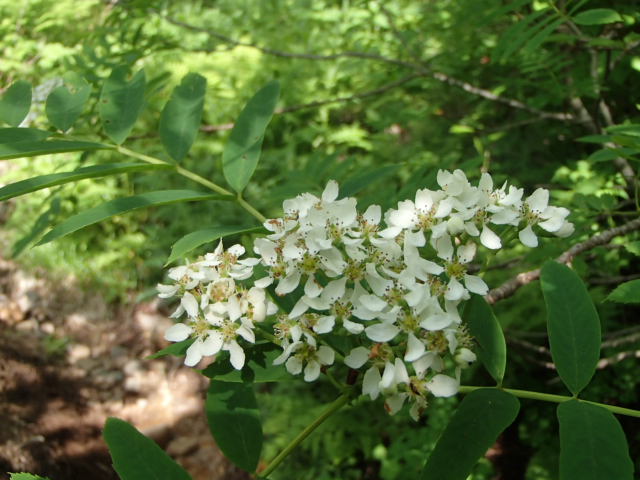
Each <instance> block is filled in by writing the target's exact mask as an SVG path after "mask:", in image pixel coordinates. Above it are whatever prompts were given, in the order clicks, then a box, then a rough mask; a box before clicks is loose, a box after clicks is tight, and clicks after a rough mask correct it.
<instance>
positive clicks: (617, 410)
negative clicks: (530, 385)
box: [460, 385, 640, 418]
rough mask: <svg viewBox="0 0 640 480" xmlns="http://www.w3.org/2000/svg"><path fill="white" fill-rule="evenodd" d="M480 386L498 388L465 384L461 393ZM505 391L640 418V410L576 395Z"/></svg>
mask: <svg viewBox="0 0 640 480" xmlns="http://www.w3.org/2000/svg"><path fill="white" fill-rule="evenodd" d="M480 388H497V387H473V386H467V385H463V386H461V387H460V392H461V393H471V392H473V391H474V390H478V389H480ZM500 390H502V391H503V392H507V393H510V394H512V395H515V396H516V397H520V398H528V399H530V400H540V401H542V402H553V403H562V402H567V401H569V400H578V401H580V402H585V403H590V404H591V405H597V406H598V407H602V408H606V409H607V410H609V411H610V412H612V413H618V414H620V415H627V416H629V417H637V418H640V410H632V409H630V408H623V407H616V406H614V405H607V404H606V403H598V402H591V401H589V400H582V399H579V398H576V397H569V396H566V395H553V394H551V393H541V392H530V391H528V390H517V389H514V388H500Z"/></svg>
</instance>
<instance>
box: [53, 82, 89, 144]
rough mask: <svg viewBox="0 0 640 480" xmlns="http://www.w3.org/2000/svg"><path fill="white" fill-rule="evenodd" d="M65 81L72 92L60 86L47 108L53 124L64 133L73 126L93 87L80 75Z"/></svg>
mask: <svg viewBox="0 0 640 480" xmlns="http://www.w3.org/2000/svg"><path fill="white" fill-rule="evenodd" d="M65 80H66V83H67V84H68V85H69V86H70V87H71V89H72V90H70V89H69V88H67V87H66V86H65V85H60V86H59V87H58V88H56V89H54V90H53V91H52V92H51V93H50V94H49V97H47V104H46V107H45V112H46V114H47V118H48V119H49V121H50V122H51V124H52V125H53V126H54V127H56V128H57V129H58V130H61V131H63V132H66V131H67V130H69V129H70V128H71V127H72V126H73V124H74V122H75V121H76V120H77V119H78V117H79V116H80V114H82V109H83V108H84V104H85V103H87V100H88V99H89V95H91V86H90V85H89V84H88V83H87V82H85V81H84V79H83V78H82V77H80V76H79V75H73V76H72V75H68V76H67V78H65Z"/></svg>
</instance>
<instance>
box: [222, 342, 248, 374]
mask: <svg viewBox="0 0 640 480" xmlns="http://www.w3.org/2000/svg"><path fill="white" fill-rule="evenodd" d="M224 348H225V350H229V354H230V357H231V358H230V360H231V365H233V368H235V369H236V370H242V367H243V366H244V350H243V349H242V347H241V346H240V345H238V342H236V341H235V340H231V341H230V342H228V343H227V344H226V345H225V347H224Z"/></svg>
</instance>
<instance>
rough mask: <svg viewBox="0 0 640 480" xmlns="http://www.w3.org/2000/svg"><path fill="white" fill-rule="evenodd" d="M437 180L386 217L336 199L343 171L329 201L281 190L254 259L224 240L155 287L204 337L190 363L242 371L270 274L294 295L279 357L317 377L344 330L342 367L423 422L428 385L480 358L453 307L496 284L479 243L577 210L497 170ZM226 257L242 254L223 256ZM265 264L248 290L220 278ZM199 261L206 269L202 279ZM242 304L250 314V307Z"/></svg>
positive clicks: (437, 387) (443, 383)
mask: <svg viewBox="0 0 640 480" xmlns="http://www.w3.org/2000/svg"><path fill="white" fill-rule="evenodd" d="M437 179H438V183H439V185H440V187H441V189H440V190H437V191H432V190H428V189H423V190H419V191H418V192H417V193H416V196H415V200H414V201H411V200H406V201H402V202H399V203H398V207H397V208H396V209H390V210H388V211H387V212H386V213H385V214H384V224H381V221H382V218H383V215H382V211H381V208H380V207H379V206H377V205H372V206H370V207H369V208H368V209H367V210H366V211H365V212H364V213H363V214H360V213H358V211H357V209H356V200H355V199H354V198H342V199H338V185H337V183H336V182H334V181H330V182H329V183H328V184H327V187H326V188H325V190H324V192H323V193H322V195H321V197H320V198H318V197H316V196H314V195H312V194H310V193H304V194H302V195H299V196H297V197H296V198H294V199H290V200H286V201H285V202H284V204H283V210H284V216H283V217H282V218H277V219H271V220H268V221H267V222H265V224H264V226H265V227H266V228H267V230H269V231H270V232H271V234H269V235H267V236H266V237H262V238H258V239H256V240H255V242H254V251H255V253H256V254H257V255H259V257H260V258H259V259H246V260H237V257H238V256H239V255H240V254H241V253H243V252H240V249H241V248H242V247H239V246H235V247H232V248H231V249H229V251H228V252H226V253H223V252H222V250H221V247H219V248H218V250H217V251H216V253H214V254H209V255H208V256H207V257H205V259H204V260H203V261H202V262H198V263H197V264H191V265H188V266H185V267H179V269H173V270H172V271H171V273H170V276H171V277H172V278H174V280H177V281H178V285H175V286H171V287H166V286H160V287H159V288H160V291H161V296H172V295H179V296H181V306H180V307H179V308H178V311H177V313H176V314H177V315H180V314H182V312H183V311H186V312H187V313H188V315H189V318H190V323H189V324H177V325H175V326H174V327H172V328H171V329H169V331H168V332H167V338H168V339H169V340H181V339H184V338H187V337H188V336H195V337H196V338H197V340H196V343H194V344H193V345H192V346H191V347H190V350H191V349H194V352H193V353H192V354H191V355H189V352H187V362H186V363H187V364H194V363H195V362H197V361H198V360H199V359H200V357H201V356H202V355H210V354H213V353H216V352H218V351H219V350H221V349H226V350H229V351H230V352H231V360H232V363H233V364H234V366H235V367H236V368H240V367H241V366H242V363H243V361H244V354H242V356H241V357H240V353H239V352H241V351H242V349H241V348H240V347H239V346H238V344H237V342H236V340H235V338H236V336H237V335H241V336H242V337H243V338H244V339H246V340H248V341H250V342H252V341H253V331H252V326H253V323H252V322H253V321H259V320H261V319H262V318H264V315H265V314H266V312H267V302H266V300H265V296H264V290H263V289H264V288H267V287H269V286H270V285H272V284H273V286H274V288H275V293H276V294H277V295H281V296H282V295H288V294H294V295H296V298H297V301H296V303H295V305H294V306H293V308H292V309H291V311H289V312H284V313H281V314H279V315H278V317H277V320H276V322H275V324H274V325H273V330H274V335H275V337H276V338H277V339H278V341H279V342H280V345H281V347H282V348H283V351H282V354H281V355H280V356H279V357H278V358H276V360H275V361H274V364H285V366H286V369H287V370H288V371H289V372H290V373H292V374H294V375H297V374H300V373H303V372H304V379H305V380H306V381H314V380H315V379H317V378H318V377H319V375H320V372H321V369H322V368H326V367H328V366H330V365H332V364H333V363H334V361H335V357H336V356H339V357H340V358H342V355H341V354H339V355H336V350H335V349H334V347H332V345H335V339H336V337H337V336H347V337H348V339H347V340H348V344H349V345H350V346H349V347H348V349H347V351H344V352H342V353H343V354H345V356H344V364H345V365H346V366H347V367H349V368H351V369H354V370H359V371H361V372H363V375H362V393H363V394H364V395H369V396H370V397H371V399H375V398H377V397H378V396H383V397H384V398H385V406H386V408H387V410H388V411H389V412H390V413H392V414H393V413H395V412H397V411H398V410H399V409H400V408H402V406H403V404H404V403H405V402H406V401H409V402H410V403H411V408H410V413H411V415H412V416H413V417H414V418H417V417H418V416H419V415H420V413H421V412H422V410H423V409H424V408H425V407H426V405H427V397H428V396H429V395H434V396H438V397H447V396H451V395H454V394H455V393H456V392H457V391H458V387H459V382H460V371H461V369H462V368H464V367H466V366H468V365H469V364H470V363H471V362H473V361H474V360H475V358H476V357H475V354H474V353H473V352H472V351H471V350H470V348H469V347H470V346H471V343H472V342H471V339H470V338H469V336H468V335H467V333H466V331H465V329H464V326H463V325H461V318H460V315H459V312H458V307H459V305H460V303H461V302H462V301H464V300H467V299H468V298H469V297H470V293H475V294H479V295H484V294H486V293H487V291H488V287H487V285H486V284H485V282H484V281H483V280H482V278H480V277H479V276H476V275H471V274H469V273H468V271H467V270H468V266H469V264H470V262H472V261H473V259H474V257H475V255H476V251H477V248H478V245H481V246H484V247H486V248H488V249H491V250H496V249H499V248H501V246H502V241H501V239H500V237H499V235H498V234H496V233H495V232H494V229H496V227H494V226H498V229H500V230H498V231H501V230H504V231H506V230H507V229H508V227H509V226H511V227H512V230H513V228H516V229H517V231H518V232H519V237H520V240H521V241H522V243H523V244H525V245H526V246H530V247H534V246H536V245H537V243H538V240H537V237H536V234H535V232H534V230H533V228H534V227H535V228H538V227H539V228H542V229H543V230H546V231H548V232H551V233H554V234H556V235H558V236H566V235H569V234H570V233H571V232H572V231H573V225H572V224H571V223H569V222H567V220H566V217H567V215H568V214H569V211H568V210H566V209H564V208H558V207H553V206H549V205H548V199H549V193H548V191H546V190H544V189H538V190H536V191H535V192H534V193H533V194H532V195H530V196H529V197H527V198H525V199H523V190H522V189H518V188H515V187H513V186H510V187H509V188H508V189H507V186H506V184H505V185H504V186H503V187H501V188H499V189H494V188H493V181H492V179H491V177H490V176H489V175H488V174H483V175H482V177H481V179H480V182H479V184H478V185H477V186H472V185H471V184H470V183H469V181H468V180H467V178H466V176H465V174H464V173H463V172H462V171H461V170H456V171H454V172H447V171H443V170H441V171H440V172H438V177H437ZM504 226H506V227H504ZM503 233H504V232H503ZM234 249H235V250H234ZM232 250H234V251H233V252H232ZM210 255H212V256H211V258H209V256H210ZM225 256H226V257H225ZM229 257H232V258H233V262H229V261H228V260H226V263H225V261H224V260H222V259H223V258H229ZM425 257H426V258H425ZM427 258H429V259H427ZM257 262H260V263H261V264H262V265H263V266H264V267H266V272H267V276H264V277H263V278H260V279H258V280H256V281H255V283H254V287H253V288H251V289H250V290H249V291H248V292H245V293H242V294H236V293H234V292H235V290H233V288H231V286H229V287H228V288H227V287H226V286H225V287H222V286H220V287H217V286H216V285H227V284H229V285H231V283H230V282H233V278H240V277H243V278H246V277H245V275H246V276H247V277H248V276H249V275H250V271H251V269H252V267H253V266H254V265H255V264H256V263H257ZM222 265H224V269H223V270H224V274H222V273H221V272H222V270H221V269H222ZM229 265H230V266H229ZM203 267H206V268H204V270H205V271H206V272H210V273H206V274H204V276H205V277H206V279H202V278H201V277H202V275H203V273H202V271H203ZM211 272H216V273H215V275H214V274H213V273H211ZM213 276H215V277H216V278H215V279H213V278H210V277H213ZM221 282H222V283H221ZM224 282H227V283H224ZM211 285H214V286H213V287H212V286H211ZM194 289H195V290H196V292H197V293H196V294H193V293H190V292H191V291H192V290H194ZM213 291H215V292H224V293H216V294H215V295H214V294H213V293H211V292H213ZM252 292H253V293H252ZM213 297H215V299H216V302H215V303H213V304H210V303H209V299H210V298H213ZM220 297H224V300H223V299H222V298H220ZM243 302H244V303H243ZM236 304H237V305H238V306H237V307H236ZM257 304H259V305H260V309H261V310H260V311H261V315H259V317H260V318H259V319H256V313H255V312H256V311H258V307H257V306H256V305H257ZM243 305H245V306H244V307H243ZM243 308H244V310H243ZM247 309H248V310H249V311H253V316H248V315H245V312H246V311H247ZM225 325H230V326H231V327H229V328H227V327H225ZM225 328H227V329H226V330H225ZM227 332H228V333H227ZM196 344H197V346H195V347H194V345H196ZM234 356H235V357H234ZM234 359H235V360H234ZM234 361H235V363H234Z"/></svg>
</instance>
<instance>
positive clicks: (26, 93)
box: [0, 80, 31, 127]
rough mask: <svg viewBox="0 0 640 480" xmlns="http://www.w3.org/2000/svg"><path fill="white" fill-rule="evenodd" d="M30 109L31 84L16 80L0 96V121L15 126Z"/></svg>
mask: <svg viewBox="0 0 640 480" xmlns="http://www.w3.org/2000/svg"><path fill="white" fill-rule="evenodd" d="M30 109H31V84H30V83H29V82H26V81H24V80H18V81H17V82H15V83H14V84H13V85H11V86H10V87H9V88H7V90H6V91H5V92H4V95H3V96H2V98H0V122H4V123H8V124H9V125H11V126H12V127H17V126H18V125H20V124H21V123H22V121H23V120H24V119H25V117H26V116H27V114H28V113H29V110H30Z"/></svg>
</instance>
